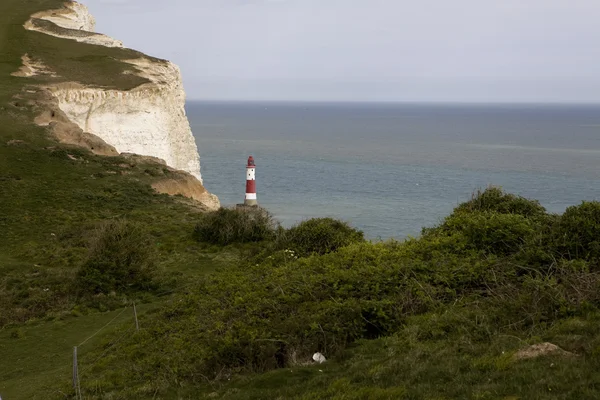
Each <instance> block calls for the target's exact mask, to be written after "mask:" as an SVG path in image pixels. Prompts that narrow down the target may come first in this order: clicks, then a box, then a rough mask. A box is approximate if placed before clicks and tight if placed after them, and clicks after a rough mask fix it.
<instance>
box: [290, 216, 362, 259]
mask: <svg viewBox="0 0 600 400" xmlns="http://www.w3.org/2000/svg"><path fill="white" fill-rule="evenodd" d="M362 241H364V236H363V233H362V232H361V231H359V230H356V229H354V228H352V227H351V226H349V225H348V224H347V223H345V222H342V221H338V220H335V219H333V218H313V219H309V220H307V221H304V222H301V223H300V224H298V225H296V226H294V227H292V228H290V229H288V230H287V231H285V232H284V233H283V235H282V237H281V238H280V241H279V244H278V247H279V248H280V249H282V248H286V249H290V250H293V251H295V252H296V253H297V254H298V255H299V256H300V257H306V256H309V255H311V254H321V255H323V254H327V253H331V252H333V251H336V250H337V249H339V248H341V247H344V246H348V245H350V244H352V243H357V242H362Z"/></svg>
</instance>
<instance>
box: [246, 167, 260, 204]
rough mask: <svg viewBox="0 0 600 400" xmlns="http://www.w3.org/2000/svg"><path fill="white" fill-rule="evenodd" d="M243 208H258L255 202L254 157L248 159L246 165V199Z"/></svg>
mask: <svg viewBox="0 0 600 400" xmlns="http://www.w3.org/2000/svg"><path fill="white" fill-rule="evenodd" d="M244 205H245V206H252V207H255V206H258V202H257V201H256V165H255V164H254V157H252V156H250V157H248V165H246V199H245V200H244Z"/></svg>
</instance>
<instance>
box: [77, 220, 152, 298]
mask: <svg viewBox="0 0 600 400" xmlns="http://www.w3.org/2000/svg"><path fill="white" fill-rule="evenodd" d="M154 256H155V252H154V251H153V245H152V242H151V240H150V237H149V235H148V234H147V233H146V232H145V231H144V230H143V229H142V228H141V227H140V225H137V224H132V223H129V222H126V221H111V222H107V223H105V224H103V225H102V226H101V227H100V228H98V229H97V230H96V232H95V234H94V236H93V238H92V240H91V243H90V251H89V256H88V258H87V260H86V261H85V262H84V264H83V265H82V266H81V268H80V269H79V271H78V274H77V286H78V288H79V290H80V291H81V292H83V293H84V294H97V293H104V294H106V293H110V292H113V291H114V292H121V293H127V292H132V291H137V290H146V289H149V288H150V287H151V286H152V277H153V273H154V267H155V266H154Z"/></svg>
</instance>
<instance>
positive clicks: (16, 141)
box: [6, 139, 25, 146]
mask: <svg viewBox="0 0 600 400" xmlns="http://www.w3.org/2000/svg"><path fill="white" fill-rule="evenodd" d="M22 144H25V142H24V141H22V140H19V139H13V140H9V141H8V142H6V145H7V146H19V145H22Z"/></svg>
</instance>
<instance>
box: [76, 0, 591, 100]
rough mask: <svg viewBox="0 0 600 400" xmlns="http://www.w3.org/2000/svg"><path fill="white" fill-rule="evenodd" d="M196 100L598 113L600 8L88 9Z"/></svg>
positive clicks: (157, 0)
mask: <svg viewBox="0 0 600 400" xmlns="http://www.w3.org/2000/svg"><path fill="white" fill-rule="evenodd" d="M80 1H82V2H83V3H84V4H85V5H87V6H88V7H89V9H90V11H91V12H92V14H93V15H94V16H95V18H96V22H97V24H96V30H97V31H98V32H100V33H105V34H107V35H109V36H112V37H114V38H116V39H120V40H122V41H123V42H124V44H125V46H126V47H129V48H133V49H136V50H140V51H143V52H144V53H147V54H149V55H152V56H156V57H160V58H165V59H168V60H171V61H173V62H174V63H176V64H177V65H179V66H180V67H181V70H182V74H183V78H184V86H185V89H186V93H187V97H188V99H192V100H286V101H399V102H543V103H546V102H547V103H563V102H565V103H571V102H575V103H600V22H599V21H600V1H598V0H169V1H165V0H80Z"/></svg>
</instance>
